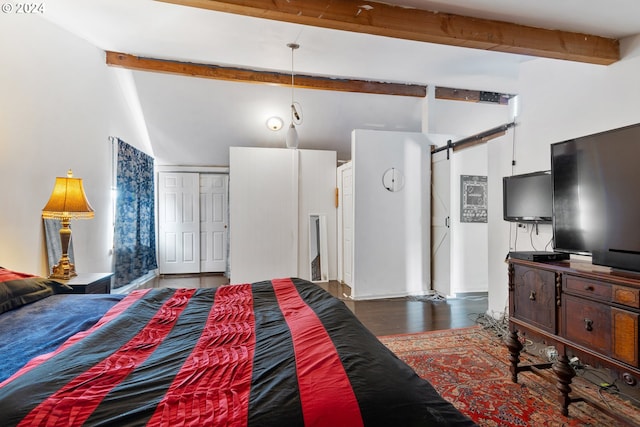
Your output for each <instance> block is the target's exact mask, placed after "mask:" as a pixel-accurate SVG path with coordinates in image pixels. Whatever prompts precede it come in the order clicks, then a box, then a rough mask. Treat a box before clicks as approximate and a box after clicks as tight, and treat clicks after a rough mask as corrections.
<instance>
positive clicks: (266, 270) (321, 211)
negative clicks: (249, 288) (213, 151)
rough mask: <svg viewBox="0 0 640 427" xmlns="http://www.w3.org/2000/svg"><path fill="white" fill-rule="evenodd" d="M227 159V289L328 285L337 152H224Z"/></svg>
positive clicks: (332, 267)
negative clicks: (259, 284)
mask: <svg viewBox="0 0 640 427" xmlns="http://www.w3.org/2000/svg"><path fill="white" fill-rule="evenodd" d="M229 158H230V163H229V174H230V177H229V221H230V266H231V269H230V270H231V272H230V273H231V277H230V280H231V282H232V283H249V282H255V281H259V280H267V279H273V278H281V277H301V278H304V279H308V280H317V281H327V280H330V279H335V278H336V276H337V249H336V233H337V231H336V207H335V188H336V163H337V158H336V152H335V151H321V150H291V149H280V148H255V147H231V148H230V152H229ZM312 266H314V267H313V268H312ZM312 270H313V272H314V274H312Z"/></svg>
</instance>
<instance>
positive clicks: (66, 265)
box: [42, 169, 94, 280]
mask: <svg viewBox="0 0 640 427" xmlns="http://www.w3.org/2000/svg"><path fill="white" fill-rule="evenodd" d="M93 215H94V214H93V208H92V207H91V205H90V204H89V201H88V200H87V196H86V195H85V194H84V188H83V187H82V179H81V178H74V177H73V172H71V169H69V171H68V172H67V176H66V177H57V178H56V183H55V185H54V187H53V191H52V192H51V197H50V198H49V201H48V202H47V205H46V206H45V207H44V208H43V209H42V218H53V219H60V220H61V222H62V228H60V243H61V245H62V256H61V257H60V261H58V264H56V265H55V266H54V267H53V269H52V273H51V275H49V277H50V278H52V279H63V280H68V279H71V278H72V277H75V276H77V274H76V269H75V265H74V264H72V263H71V262H70V261H69V255H68V251H69V241H70V240H71V228H70V227H69V225H70V223H71V219H72V218H73V219H90V218H93Z"/></svg>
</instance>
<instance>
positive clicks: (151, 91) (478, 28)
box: [43, 0, 640, 165]
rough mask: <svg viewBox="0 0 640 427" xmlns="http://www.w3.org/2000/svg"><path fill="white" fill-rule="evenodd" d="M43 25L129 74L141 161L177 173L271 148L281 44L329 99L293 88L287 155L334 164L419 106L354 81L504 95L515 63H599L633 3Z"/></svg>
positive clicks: (393, 4) (202, 6) (620, 34)
mask: <svg viewBox="0 0 640 427" xmlns="http://www.w3.org/2000/svg"><path fill="white" fill-rule="evenodd" d="M173 3H176V4H173ZM43 16H44V17H45V19H48V20H50V21H52V22H54V23H56V24H57V25H59V26H61V27H63V28H65V29H66V30H68V31H70V32H72V33H74V34H76V35H78V36H79V37H82V38H84V39H86V40H87V41H88V42H90V43H92V44H94V45H95V46H96V47H98V48H100V49H101V50H104V51H105V52H112V54H110V57H111V60H110V61H111V62H110V63H111V65H112V66H119V67H125V68H128V69H132V70H135V71H133V72H132V76H133V83H134V84H133V85H131V87H132V88H134V89H135V93H134V94H133V95H134V98H135V97H136V96H137V98H138V99H139V105H140V107H141V113H142V115H141V116H142V117H144V126H145V128H146V132H147V133H148V142H149V143H150V146H151V150H152V151H153V154H154V156H155V157H156V159H157V161H158V163H159V164H180V165H214V164H218V165H219V164H226V163H225V162H226V161H228V160H227V159H228V147H229V146H233V145H252V146H279V147H282V146H284V134H285V131H286V124H285V129H283V130H280V131H277V132H273V131H270V130H269V129H267V127H266V125H265V121H266V119H267V118H268V117H270V116H273V115H276V116H280V117H282V118H283V119H284V120H285V121H286V122H288V118H289V104H290V100H291V89H290V88H289V87H288V86H287V82H290V80H289V76H290V73H291V66H292V55H291V50H290V49H289V48H288V47H287V44H288V43H291V42H295V43H298V44H299V45H300V48H299V49H297V50H296V51H295V52H294V55H293V59H294V60H293V64H294V69H295V74H296V75H297V76H299V78H298V83H299V84H303V83H304V79H303V78H302V76H300V75H305V76H308V77H309V79H308V81H307V87H309V85H311V86H314V85H318V84H332V85H334V86H338V89H339V90H343V91H340V92H336V91H334V89H336V88H335V87H326V86H323V87H322V90H312V89H296V91H295V98H296V100H297V101H298V102H300V104H301V105H302V106H303V109H304V122H303V124H302V125H301V126H299V128H298V132H299V134H300V141H301V147H302V148H315V149H332V150H336V151H338V153H339V158H342V159H348V158H350V153H349V138H350V132H351V130H352V129H354V128H369V129H388V130H409V131H420V130H421V126H422V116H423V103H424V100H423V98H422V97H420V96H418V97H415V96H406V94H405V95H402V96H398V95H377V94H371V93H362V92H367V90H364V89H363V87H364V86H366V81H373V82H375V83H372V84H371V85H377V87H378V88H388V89H390V90H392V89H393V88H394V86H395V89H393V90H396V89H398V88H402V87H403V86H407V85H409V86H407V87H409V88H410V89H413V88H418V90H419V88H420V87H425V86H427V85H437V86H446V87H455V88H463V89H475V90H482V91H494V92H503V93H515V92H517V77H518V68H519V65H520V64H521V63H522V62H524V61H528V60H531V59H533V58H535V57H536V56H542V57H548V58H559V59H560V60H572V61H580V62H588V63H594V64H608V63H611V62H614V61H616V60H617V58H618V56H619V52H618V47H617V46H618V40H619V39H621V38H624V37H628V36H632V35H635V34H640V20H638V19H637V17H638V16H640V2H638V1H637V0H614V1H609V2H602V1H600V0H565V1H562V2H559V1H557V0H539V1H536V2H526V3H522V2H513V1H512V0H478V1H474V2H472V3H471V2H469V1H467V0H451V1H428V0H424V1H421V0H393V1H390V0H387V1H385V2H384V3H380V2H356V1H352V0H342V1H330V0H275V1H259V0H228V1H214V0H167V1H152V0H93V1H91V2H87V1H82V0H56V2H55V3H48V4H47V11H46V13H45V14H44V15H43ZM105 58H106V57H105ZM105 60H106V59H105ZM155 60H161V61H155ZM212 66H214V67H212ZM599 66H606V65H599ZM163 67H164V68H163ZM200 72H202V73H204V75H203V76H200V77H190V76H189V75H194V74H196V75H198V73H200ZM216 73H217V74H218V75H213V76H212V75H207V74H216ZM220 75H224V76H225V78H224V79H222V80H220V79H219V78H220ZM229 76H231V78H229ZM203 77H209V78H203ZM211 77H215V78H214V79H212V78H211ZM247 80H249V81H250V83H247V82H246V81H247ZM354 80H357V81H356V82H354ZM363 81H365V82H363ZM260 82H265V83H267V84H257V83H260ZM323 82H324V83H323ZM283 83H284V86H283ZM389 83H393V85H391V84H389ZM354 84H355V85H356V86H353V85H354ZM358 84H359V85H360V86H357V85H358ZM363 85H364V86H363ZM354 87H355V89H354Z"/></svg>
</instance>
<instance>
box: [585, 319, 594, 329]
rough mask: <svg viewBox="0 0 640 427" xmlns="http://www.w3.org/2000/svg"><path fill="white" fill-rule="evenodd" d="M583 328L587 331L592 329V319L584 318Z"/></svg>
mask: <svg viewBox="0 0 640 427" xmlns="http://www.w3.org/2000/svg"><path fill="white" fill-rule="evenodd" d="M584 328H585V329H586V330H587V331H589V332H591V331H593V320H591V319H584Z"/></svg>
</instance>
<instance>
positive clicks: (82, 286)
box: [61, 273, 113, 294]
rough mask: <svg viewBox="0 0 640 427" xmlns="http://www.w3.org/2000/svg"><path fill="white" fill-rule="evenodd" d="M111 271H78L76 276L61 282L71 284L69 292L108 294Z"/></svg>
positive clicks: (109, 291)
mask: <svg viewBox="0 0 640 427" xmlns="http://www.w3.org/2000/svg"><path fill="white" fill-rule="evenodd" d="M111 276H113V273H79V274H78V275H77V276H76V277H74V278H72V279H69V280H61V282H63V283H65V284H67V285H69V286H71V287H72V288H73V292H72V291H68V292H63V293H70V294H109V293H111Z"/></svg>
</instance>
